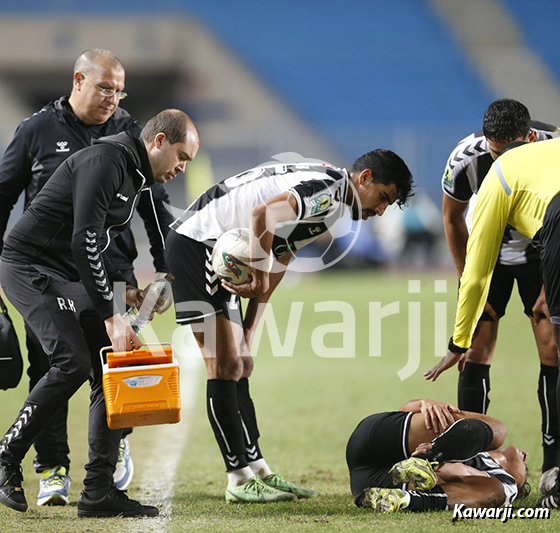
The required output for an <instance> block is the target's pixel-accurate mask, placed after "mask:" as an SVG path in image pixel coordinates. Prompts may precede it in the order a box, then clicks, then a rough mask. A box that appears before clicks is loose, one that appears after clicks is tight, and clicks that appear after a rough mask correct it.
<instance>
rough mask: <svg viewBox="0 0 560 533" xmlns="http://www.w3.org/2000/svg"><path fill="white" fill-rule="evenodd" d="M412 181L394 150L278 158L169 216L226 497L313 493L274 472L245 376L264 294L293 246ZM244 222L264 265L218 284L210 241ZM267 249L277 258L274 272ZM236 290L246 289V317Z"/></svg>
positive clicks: (180, 310) (170, 241)
mask: <svg viewBox="0 0 560 533" xmlns="http://www.w3.org/2000/svg"><path fill="white" fill-rule="evenodd" d="M411 188H412V176H411V174H410V171H409V169H408V168H407V166H406V164H405V163H404V161H403V160H402V159H401V158H400V157H399V156H398V155H396V154H395V153H393V152H391V151H389V150H375V151H373V152H369V153H367V154H365V155H364V156H362V157H360V158H359V159H358V160H357V161H356V162H355V163H354V164H353V165H352V166H351V167H350V168H349V169H348V170H346V169H343V168H336V167H333V166H332V165H328V164H324V163H307V162H306V163H294V164H282V163H279V164H275V165H268V166H263V167H257V168H254V169H251V170H248V171H247V172H243V173H242V174H239V175H237V176H234V177H232V178H228V179H226V180H224V181H223V182H221V183H218V184H217V185H215V186H214V187H212V188H210V189H209V190H208V191H206V193H204V194H203V195H201V196H200V197H199V198H198V199H197V200H196V201H195V202H194V203H193V204H192V205H191V206H190V207H189V208H188V209H187V210H186V211H185V212H184V213H183V214H182V215H181V216H180V217H179V218H178V219H177V220H176V221H175V222H174V223H173V224H172V229H173V230H174V231H172V232H170V234H169V236H168V238H167V240H166V260H167V264H168V265H169V270H170V272H171V273H172V274H173V275H174V276H175V282H174V283H173V296H174V301H175V310H176V315H177V322H178V323H179V324H195V323H198V322H204V323H203V325H202V328H201V326H200V325H197V326H196V328H193V329H196V331H195V337H196V340H197V342H198V345H199V346H200V349H201V351H202V354H203V356H204V359H205V362H206V367H207V372H208V382H207V410H208V417H209V420H210V424H211V426H212V429H213V430H214V435H215V437H216V440H217V442H218V445H219V447H220V450H221V452H222V456H223V459H224V462H225V465H226V469H227V472H228V487H227V489H226V500H227V501H229V502H232V503H234V502H268V501H281V500H293V499H295V498H296V497H299V498H309V497H313V496H315V492H313V491H311V490H308V489H302V488H299V487H296V486H295V485H293V484H291V483H288V482H287V481H286V480H284V479H283V478H282V477H281V476H280V475H278V474H275V473H273V472H272V470H271V469H270V467H269V465H268V464H267V462H266V461H265V459H264V457H263V455H262V453H261V450H260V448H259V443H258V439H259V430H258V426H257V418H256V414H255V408H254V405H253V401H252V399H251V396H250V393H249V381H248V378H249V376H250V375H251V372H252V368H253V360H252V358H251V354H250V348H251V342H252V339H253V335H254V333H255V330H256V325H257V322H258V319H259V317H260V314H261V313H262V312H263V306H262V305H259V304H266V302H268V300H269V299H270V296H271V294H272V292H273V291H274V289H275V288H276V286H277V285H278V283H280V281H281V279H282V277H283V275H284V272H285V266H286V265H287V264H288V262H289V261H290V259H291V258H292V257H293V256H294V254H296V253H297V252H298V250H300V249H301V248H303V247H304V246H305V245H306V244H308V243H310V242H312V241H313V240H315V239H317V238H318V237H320V236H321V235H323V234H325V233H326V232H327V231H328V229H329V227H331V226H332V224H334V223H335V222H336V221H337V220H339V219H340V218H341V217H342V216H343V215H344V214H345V213H346V212H348V211H349V210H350V211H351V213H352V217H353V218H354V220H358V219H359V218H362V219H364V220H365V219H367V218H368V217H370V216H374V215H382V214H383V212H384V211H385V209H386V208H387V206H389V205H391V204H393V203H394V202H396V203H398V204H399V205H404V204H405V203H406V201H407V198H408V196H409V195H410V194H411ZM239 227H245V228H249V229H250V230H251V239H250V249H251V251H250V253H251V259H252V262H251V264H253V265H254V264H255V263H254V261H255V260H262V263H263V264H265V265H267V266H266V267H265V268H264V269H262V270H261V269H258V268H253V278H252V281H251V282H249V283H246V284H243V285H238V286H235V285H231V284H229V283H226V282H222V285H220V282H219V280H217V279H216V275H215V273H214V272H213V270H212V265H211V254H212V247H213V244H214V242H215V240H216V239H217V238H218V237H220V236H221V235H222V234H223V233H224V232H226V231H229V230H231V229H235V228H239ZM255 236H258V237H255ZM271 256H272V257H273V258H274V259H275V260H276V261H275V263H274V265H273V268H272V271H271V272H270V274H269V270H268V265H269V258H270V257H271ZM282 266H283V267H284V268H281V267H282ZM240 297H244V298H250V301H249V304H248V307H247V311H246V313H245V317H242V315H241V311H240V309H241V305H240V300H239V298H240ZM203 330H204V331H203ZM205 332H206V334H207V335H205ZM212 338H215V342H214V343H212V342H211V340H212Z"/></svg>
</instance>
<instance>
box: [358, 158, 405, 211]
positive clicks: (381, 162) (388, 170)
mask: <svg viewBox="0 0 560 533" xmlns="http://www.w3.org/2000/svg"><path fill="white" fill-rule="evenodd" d="M367 168H369V169H370V170H371V173H372V176H373V180H372V181H373V182H374V183H383V184H384V185H391V184H394V185H395V187H396V188H397V205H398V206H405V205H406V204H407V202H408V199H409V198H410V197H411V196H413V195H414V193H413V192H412V186H413V183H414V180H413V179H412V173H411V172H410V170H409V169H408V167H407V166H406V163H405V162H404V161H403V160H402V159H401V158H400V157H399V156H398V155H397V154H395V152H391V150H382V149H379V150H373V151H371V152H368V153H367V154H364V155H363V156H362V157H359V158H358V159H356V161H354V162H353V163H352V165H351V166H350V168H349V169H348V172H349V173H355V174H360V173H361V172H362V171H364V170H366V169H367Z"/></svg>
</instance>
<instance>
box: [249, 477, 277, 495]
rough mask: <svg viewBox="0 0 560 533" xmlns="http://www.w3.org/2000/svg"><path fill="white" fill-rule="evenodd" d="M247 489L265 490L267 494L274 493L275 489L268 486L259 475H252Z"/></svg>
mask: <svg viewBox="0 0 560 533" xmlns="http://www.w3.org/2000/svg"><path fill="white" fill-rule="evenodd" d="M247 488H248V489H252V490H254V491H256V492H257V493H259V492H267V493H268V494H276V493H277V489H275V488H274V487H269V486H268V485H267V484H266V483H265V482H264V481H263V480H262V479H261V478H260V477H254V478H253V479H251V480H250V481H249V485H248V487H247Z"/></svg>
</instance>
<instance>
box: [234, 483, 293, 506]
mask: <svg viewBox="0 0 560 533" xmlns="http://www.w3.org/2000/svg"><path fill="white" fill-rule="evenodd" d="M294 500H297V497H296V495H295V494H291V493H289V492H284V491H281V490H278V489H275V488H274V487H271V486H269V485H267V484H266V483H265V482H264V481H263V480H262V479H261V478H260V477H253V478H251V479H250V480H249V481H247V483H245V484H243V485H240V486H239V487H232V486H231V485H228V488H227V489H226V502H228V503H270V502H291V501H294Z"/></svg>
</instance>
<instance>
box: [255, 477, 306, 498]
mask: <svg viewBox="0 0 560 533" xmlns="http://www.w3.org/2000/svg"><path fill="white" fill-rule="evenodd" d="M263 481H264V482H265V483H266V484H267V485H268V486H269V487H272V488H274V489H278V490H281V491H282V492H288V493H291V494H295V495H296V496H297V497H298V498H299V499H304V498H316V497H317V493H316V492H315V491H314V490H311V489H303V488H301V487H297V486H296V485H294V484H293V483H290V482H289V481H286V480H285V479H284V478H283V477H282V476H281V475H280V474H270V475H269V476H266V477H264V478H263Z"/></svg>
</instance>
